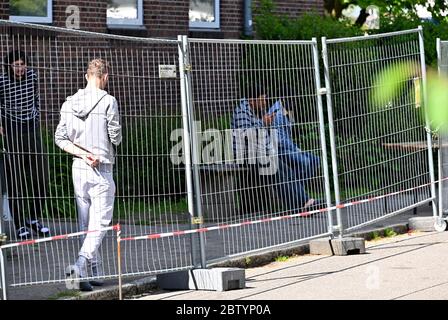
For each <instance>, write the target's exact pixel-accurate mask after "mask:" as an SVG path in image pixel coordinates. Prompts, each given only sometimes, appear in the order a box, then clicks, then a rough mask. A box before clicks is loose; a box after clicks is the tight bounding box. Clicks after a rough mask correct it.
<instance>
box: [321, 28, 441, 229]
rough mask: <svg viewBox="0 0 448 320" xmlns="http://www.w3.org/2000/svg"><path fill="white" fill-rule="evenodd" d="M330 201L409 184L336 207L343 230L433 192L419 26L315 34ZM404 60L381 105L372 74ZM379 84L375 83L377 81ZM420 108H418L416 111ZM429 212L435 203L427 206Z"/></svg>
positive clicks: (406, 206) (425, 200) (408, 206)
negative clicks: (350, 34) (396, 85)
mask: <svg viewBox="0 0 448 320" xmlns="http://www.w3.org/2000/svg"><path fill="white" fill-rule="evenodd" d="M322 44H323V59H324V65H325V80H326V87H327V107H328V114H329V123H330V140H331V153H332V159H333V162H332V163H333V178H334V185H335V199H336V204H340V203H345V202H352V201H356V200H359V199H365V198H371V197H374V196H377V195H384V194H389V193H393V192H397V191H400V190H407V189H411V188H414V187H415V188H416V189H413V190H412V191H407V192H403V193H400V194H397V195H394V196H390V197H386V198H383V199H381V200H377V201H371V202H368V203H364V204H360V205H356V206H351V207H347V208H344V209H338V211H339V213H340V216H341V219H342V224H343V228H344V230H345V231H350V230H353V229H355V228H359V227H361V226H364V225H367V224H371V223H373V222H376V221H377V220H379V219H383V218H386V217H389V216H391V215H394V214H398V213H401V212H404V211H408V210H410V209H411V208H415V207H417V206H421V205H423V204H425V203H428V202H429V201H431V200H434V198H435V187H434V184H432V185H428V186H427V187H421V188H417V187H419V186H422V185H425V184H428V183H430V182H434V172H433V161H432V150H431V147H430V146H431V134H429V133H428V132H427V131H426V130H425V125H426V126H427V124H428V123H427V121H425V112H424V100H425V93H426V73H425V70H426V69H425V65H424V49H423V32H422V29H417V30H409V31H403V32H396V33H389V34H381V35H373V36H365V37H364V36H363V37H354V38H349V39H333V40H327V39H325V38H323V39H322ZM400 63H411V64H412V65H413V66H414V67H413V68H414V69H415V70H413V72H412V73H413V74H412V75H411V76H407V77H406V73H405V70H404V68H403V69H400V71H399V72H400V73H402V74H401V76H403V77H405V81H403V83H402V85H401V89H400V91H399V92H398V93H397V95H396V96H395V97H394V98H393V99H391V100H390V101H388V102H387V105H385V106H379V105H375V103H373V102H372V101H373V100H372V99H371V92H372V89H373V85H374V81H375V78H376V76H377V75H378V74H379V73H380V72H382V71H384V70H385V68H388V67H390V66H392V65H396V64H400ZM380 90H381V89H380ZM422 115H423V116H422ZM433 209H434V215H435V214H436V206H435V205H434V206H433Z"/></svg>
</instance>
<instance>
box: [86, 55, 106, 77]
mask: <svg viewBox="0 0 448 320" xmlns="http://www.w3.org/2000/svg"><path fill="white" fill-rule="evenodd" d="M108 73H109V64H108V63H107V61H105V60H103V59H93V60H92V61H90V62H89V67H88V68H87V76H89V77H91V76H95V77H97V78H101V77H102V76H104V75H105V74H108Z"/></svg>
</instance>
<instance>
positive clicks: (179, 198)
mask: <svg viewBox="0 0 448 320" xmlns="http://www.w3.org/2000/svg"><path fill="white" fill-rule="evenodd" d="M0 25H1V26H0V30H1V31H0V37H1V38H0V39H1V40H0V41H1V44H2V46H1V50H2V52H1V55H2V56H5V55H6V54H7V53H8V52H10V51H11V50H14V49H21V50H23V51H25V52H26V53H27V54H28V55H29V56H30V59H29V61H28V69H32V70H34V72H35V74H36V76H37V77H36V78H37V79H38V80H37V81H36V82H35V83H36V85H37V88H38V93H39V94H40V110H41V112H40V122H39V123H40V127H39V134H38V136H39V137H40V139H35V141H39V142H40V145H41V149H38V148H37V147H36V148H34V149H32V152H30V151H29V149H24V148H22V149H20V148H19V149H18V150H12V151H11V150H8V146H6V147H4V151H5V152H4V154H5V157H4V159H5V160H6V161H10V159H9V158H10V157H13V156H21V157H22V158H24V159H27V161H31V162H35V163H39V166H36V168H38V169H36V170H37V171H39V172H41V173H40V174H35V175H34V176H37V177H39V178H40V179H38V181H39V183H37V182H35V181H31V182H28V181H26V180H23V182H21V183H18V184H13V186H16V189H14V188H11V187H8V188H7V189H8V195H7V196H8V198H9V200H10V203H19V204H21V205H22V207H23V208H33V206H36V201H34V200H35V199H36V198H37V199H39V200H40V205H41V207H42V208H43V209H42V210H41V212H37V214H38V216H37V217H33V216H32V214H33V212H31V211H32V210H30V209H29V210H26V209H24V210H23V213H19V215H20V214H22V215H26V214H29V215H30V216H29V217H25V218H39V219H41V220H42V222H43V223H44V224H45V225H46V226H48V227H49V228H50V230H51V233H52V236H53V237H52V238H40V237H39V236H37V235H33V238H32V239H31V240H29V241H26V242H21V241H20V240H19V239H17V238H16V237H15V234H16V232H15V227H17V226H14V225H13V222H12V221H9V222H7V223H5V226H6V228H5V229H4V231H6V233H7V234H9V235H10V237H9V239H8V241H7V243H6V244H5V245H4V246H2V247H1V249H2V250H0V252H1V254H2V257H0V262H1V266H2V277H3V281H2V283H3V284H7V285H8V286H23V285H37V284H46V283H64V282H66V272H67V267H68V266H69V265H71V264H73V263H74V262H75V261H76V258H77V255H78V252H79V249H80V246H81V241H80V240H82V239H83V237H84V236H85V235H86V234H87V232H90V233H95V232H99V231H102V232H106V236H105V238H104V240H103V243H102V245H101V247H100V252H99V254H98V255H97V260H98V262H101V263H102V265H103V266H104V275H102V276H93V275H92V276H90V277H89V279H97V278H117V277H118V278H120V279H121V276H140V275H148V274H158V273H162V272H170V271H178V270H185V269H192V268H195V267H199V266H201V267H204V268H205V267H206V266H207V264H209V263H212V262H218V261H225V260H228V259H230V258H233V257H237V256H245V255H248V254H250V253H254V252H260V251H262V250H270V249H272V248H275V247H280V246H291V245H294V244H296V243H299V242H303V241H306V240H309V239H312V238H316V237H321V236H324V235H330V236H332V235H338V234H342V233H343V232H344V231H345V230H352V229H354V228H357V227H360V226H363V225H365V224H369V223H373V222H375V221H376V220H378V219H380V218H385V217H387V216H390V215H393V214H398V213H400V212H402V211H404V210H408V209H409V208H412V207H416V206H419V205H422V204H424V203H427V202H428V201H431V200H433V199H434V190H433V187H434V185H433V184H432V183H433V182H434V177H433V172H432V158H431V152H430V149H429V146H430V142H431V141H430V140H431V136H430V135H428V134H427V133H426V131H425V129H424V127H425V125H424V124H421V123H420V122H418V121H417V117H416V115H415V113H416V107H417V104H418V102H419V100H417V101H416V97H415V96H410V93H411V94H415V92H416V90H417V89H418V87H420V88H425V85H426V84H425V72H424V71H425V69H424V64H423V63H422V61H424V60H422V59H423V58H424V56H423V51H422V50H423V49H422V48H423V46H422V44H423V43H422V41H423V38H422V32H421V30H410V31H406V32H402V33H394V34H386V35H381V36H373V37H362V38H354V39H343V40H336V41H333V40H326V39H323V41H322V45H323V48H322V49H323V51H322V57H320V50H319V43H318V41H317V39H312V40H311V41H238V40H205V39H188V38H187V37H179V38H178V39H176V40H161V39H141V38H132V37H122V36H112V35H104V34H97V33H89V32H81V31H74V30H67V29H60V28H53V27H44V26H34V25H26V24H20V23H11V22H6V21H1V22H0ZM93 58H103V59H106V60H107V61H108V62H109V63H110V65H111V68H110V80H109V85H108V92H109V93H110V94H111V95H113V96H115V97H116V98H117V101H118V102H119V110H120V116H121V122H122V126H123V128H122V129H123V142H122V143H121V145H120V146H119V147H118V148H117V157H116V164H115V166H114V180H115V183H116V197H115V208H114V215H113V219H112V222H111V223H110V226H109V227H107V228H105V229H101V230H89V231H87V230H86V227H85V226H84V227H83V226H79V224H80V221H79V219H78V216H77V209H76V203H75V195H74V191H73V186H72V178H71V162H72V159H71V158H72V157H71V156H68V155H67V154H66V153H64V152H62V151H61V150H59V149H58V148H57V147H55V145H54V141H53V136H54V130H55V127H56V125H57V123H58V120H59V112H60V106H61V104H62V103H63V102H64V100H65V98H66V97H67V96H70V95H72V94H73V93H75V92H76V91H77V89H79V88H82V87H84V85H85V83H84V80H83V77H84V73H85V69H86V66H87V63H88V61H90V60H91V59H93ZM321 58H322V59H321ZM321 61H323V62H324V63H322V62H321ZM397 61H412V62H414V63H415V64H416V65H417V67H416V72H415V75H414V77H413V78H412V79H409V81H407V82H406V83H407V87H406V88H407V89H408V90H403V92H401V93H400V95H399V97H397V98H396V100H394V101H391V103H390V106H389V107H388V108H387V109H385V110H382V111H372V110H371V109H370V107H371V106H370V104H369V102H368V96H367V94H368V91H369V89H370V86H371V85H370V84H371V82H372V79H373V77H374V76H375V75H376V74H378V73H379V72H381V71H382V70H384V68H385V67H387V66H388V65H390V64H391V63H393V62H397ZM322 74H323V75H325V84H326V88H322V86H321V75H322ZM254 84H257V85H254ZM409 92H410V93H409ZM260 94H265V95H266V96H267V97H266V100H263V99H250V100H251V104H252V106H254V105H255V106H258V107H259V108H260V109H259V110H262V109H264V108H265V107H266V108H269V109H270V111H272V112H271V116H270V117H266V120H264V121H263V120H261V119H260V120H259V121H258V122H251V121H253V120H254V119H256V118H261V117H262V114H261V115H259V114H256V112H259V111H257V110H255V109H252V108H251V107H249V105H248V100H249V98H255V97H257V96H259V95H260ZM325 94H326V95H327V112H328V114H327V113H326V112H325V109H324V106H323V103H322V95H325ZM422 97H423V98H422V99H421V100H420V104H419V106H420V109H419V110H421V109H423V108H424V98H425V95H422ZM263 101H265V102H266V105H264V104H263V103H264V102H263ZM254 103H255V104H254ZM271 106H272V107H271ZM399 115H400V116H399ZM402 117H404V118H405V119H406V121H405V122H403V123H405V124H407V125H409V127H407V128H403V124H402V121H401V120H402V119H403V118H402ZM251 119H252V120H251ZM388 119H389V120H391V121H388V122H387V125H386V124H385V125H382V123H383V122H382V121H385V120H388ZM392 119H393V121H392ZM248 121H249V122H248ZM385 123H386V122H385ZM249 124H250V125H251V126H255V127H256V129H255V130H252V129H253V128H251V127H249ZM328 135H329V136H330V140H329V141H327V138H326V137H327V136H328ZM22 141H25V140H23V139H22ZM288 141H289V142H291V141H292V142H293V145H294V146H292V145H291V143H289V145H288ZM412 141H425V145H424V146H423V147H422V148H421V149H419V150H417V151H416V150H411V151H409V150H407V149H406V148H403V147H402V146H403V145H406V143H409V142H412ZM2 142H3V140H2ZM251 142H252V145H255V147H253V148H252V147H248V145H250V144H251ZM242 143H244V145H245V146H246V147H243V148H241V144H242ZM246 143H247V145H246ZM36 144H37V142H36ZM390 144H397V145H400V148H398V149H397V148H392V149H391V148H390ZM327 145H329V146H330V150H331V154H327ZM31 156H33V157H31ZM8 157H9V158H8ZM30 159H32V160H30ZM409 161H413V162H412V163H414V164H415V167H413V166H409V165H407V164H408V163H409ZM330 163H331V164H332V166H331V167H330V166H329V164H330ZM405 164H406V165H405ZM5 166H6V164H5ZM397 166H399V167H400V168H399V169H396V167H397ZM44 172H47V173H48V174H47V175H45V174H44ZM5 173H8V172H7V171H6V172H5ZM331 174H333V179H331V178H330V177H331ZM370 175H372V176H374V177H376V178H377V181H373V180H372V179H370V178H369V176H370ZM8 176H9V177H11V176H12V177H15V175H14V174H13V175H11V174H9V175H8V174H6V180H8ZM45 177H47V179H44V178H45ZM23 179H25V178H23ZM8 186H9V185H8ZM25 186H27V188H25ZM35 186H36V187H35ZM33 188H35V189H37V190H33ZM403 190H405V191H403ZM385 194H389V195H388V196H384V195H385ZM366 198H368V200H363V199H366ZM312 199H318V200H319V201H318V204H317V203H313V201H312ZM333 201H335V202H336V204H337V207H336V206H332V203H334V202H333ZM357 203H359V204H357ZM305 204H308V205H309V206H307V207H305ZM16 206H17V205H16ZM14 208H15V207H14ZM14 208H11V209H12V210H10V211H11V212H12V216H13V218H16V216H17V213H16V212H15V210H14ZM336 208H337V211H336V213H337V214H334V211H335V209H336ZM19 221H20V220H19ZM16 224H17V223H16ZM0 233H1V232H0ZM117 237H118V238H117ZM71 280H76V279H71ZM6 287H7V286H6V285H3V286H2V288H3V293H4V297H6Z"/></svg>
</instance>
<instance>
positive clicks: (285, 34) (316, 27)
mask: <svg viewBox="0 0 448 320" xmlns="http://www.w3.org/2000/svg"><path fill="white" fill-rule="evenodd" d="M274 8H275V5H274V3H273V1H272V0H261V1H260V4H259V6H258V7H256V8H254V13H255V16H254V27H255V30H256V33H257V36H258V37H259V38H261V39H266V40H311V39H312V38H313V37H322V36H326V37H327V38H341V37H350V36H356V35H362V31H361V30H359V29H358V28H356V27H352V26H347V25H346V24H345V23H343V22H339V21H337V20H334V19H332V18H329V17H323V16H322V15H320V14H318V13H313V12H311V13H306V14H304V15H302V16H299V17H297V18H288V17H286V16H282V15H276V14H274V13H273V11H274Z"/></svg>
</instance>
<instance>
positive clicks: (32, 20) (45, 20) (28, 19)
mask: <svg viewBox="0 0 448 320" xmlns="http://www.w3.org/2000/svg"><path fill="white" fill-rule="evenodd" d="M9 20H10V21H16V22H30V23H53V0H47V16H46V17H33V16H12V15H10V16H9Z"/></svg>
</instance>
